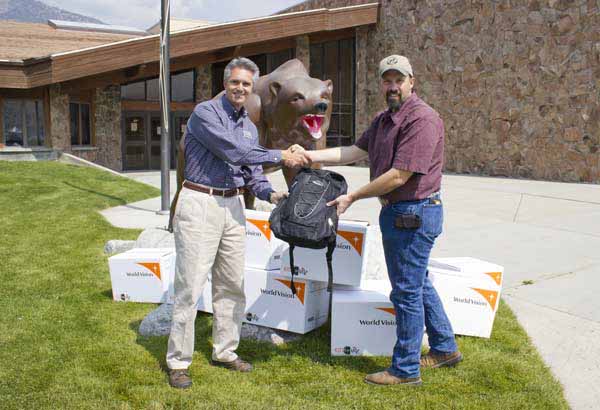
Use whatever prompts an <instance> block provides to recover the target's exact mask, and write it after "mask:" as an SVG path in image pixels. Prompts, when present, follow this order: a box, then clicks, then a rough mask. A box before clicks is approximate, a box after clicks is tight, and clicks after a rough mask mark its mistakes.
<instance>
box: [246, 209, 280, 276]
mask: <svg viewBox="0 0 600 410" xmlns="http://www.w3.org/2000/svg"><path fill="white" fill-rule="evenodd" d="M270 215H271V214H270V213H269V212H260V211H252V210H246V267H248V268H255V269H263V270H269V271H270V270H274V271H279V268H280V267H281V251H282V249H283V248H284V247H287V244H286V243H285V242H283V241H281V240H279V239H277V238H276V237H275V235H273V232H272V231H271V227H270V226H269V216H270Z"/></svg>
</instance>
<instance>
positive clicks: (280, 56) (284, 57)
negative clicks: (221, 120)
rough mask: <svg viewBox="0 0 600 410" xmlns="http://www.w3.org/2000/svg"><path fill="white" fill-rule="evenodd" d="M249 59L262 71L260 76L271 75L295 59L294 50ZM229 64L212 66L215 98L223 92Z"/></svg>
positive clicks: (221, 63) (288, 49) (258, 55)
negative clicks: (224, 72)
mask: <svg viewBox="0 0 600 410" xmlns="http://www.w3.org/2000/svg"><path fill="white" fill-rule="evenodd" d="M248 58H249V59H250V60H252V61H254V64H256V66H257V67H258V69H259V71H260V75H265V74H269V73H270V72H271V71H273V70H275V69H276V68H277V67H279V66H280V65H281V64H283V63H285V62H286V61H288V60H291V59H292V58H294V49H293V48H287V49H285V50H282V51H277V52H275V53H269V54H257V55H254V56H250V57H248ZM228 63H229V61H221V62H220V63H215V64H213V65H212V93H213V96H215V95H217V94H219V93H220V92H221V91H223V71H225V67H226V66H227V64H228Z"/></svg>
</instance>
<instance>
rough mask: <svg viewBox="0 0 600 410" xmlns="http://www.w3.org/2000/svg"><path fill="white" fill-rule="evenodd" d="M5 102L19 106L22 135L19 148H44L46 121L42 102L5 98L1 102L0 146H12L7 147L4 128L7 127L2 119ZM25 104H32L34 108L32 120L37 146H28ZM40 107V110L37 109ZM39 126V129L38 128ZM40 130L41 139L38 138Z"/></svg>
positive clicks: (40, 100)
mask: <svg viewBox="0 0 600 410" xmlns="http://www.w3.org/2000/svg"><path fill="white" fill-rule="evenodd" d="M7 102H16V103H18V105H19V110H20V114H21V115H20V117H21V118H20V124H21V130H22V135H21V147H22V148H31V147H45V146H46V121H45V114H46V113H45V109H46V107H45V105H44V100H42V99H41V98H5V99H3V100H2V113H0V115H2V128H3V129H2V144H3V145H4V146H12V145H7V141H6V136H7V133H6V130H5V127H7V124H6V120H5V118H4V115H5V111H4V110H6V106H7ZM27 102H33V103H34V107H35V112H34V113H35V118H34V120H33V127H34V129H35V132H36V139H37V141H38V143H37V144H35V145H30V144H29V131H28V124H27V110H26V108H25V105H26V104H27ZM40 107H41V110H40V109H39V108H40ZM40 125H41V128H40ZM40 129H41V131H42V132H41V134H42V136H41V138H40Z"/></svg>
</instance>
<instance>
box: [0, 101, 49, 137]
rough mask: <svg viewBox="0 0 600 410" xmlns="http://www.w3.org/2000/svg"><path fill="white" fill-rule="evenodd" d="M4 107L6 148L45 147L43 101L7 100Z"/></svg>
mask: <svg viewBox="0 0 600 410" xmlns="http://www.w3.org/2000/svg"><path fill="white" fill-rule="evenodd" d="M2 106H3V109H2V111H3V113H2V117H3V118H2V119H3V125H4V130H3V131H4V144H5V145H6V146H21V147H37V146H42V145H44V135H45V134H44V103H43V102H42V101H41V100H28V99H18V100H17V99H15V100H12V99H7V100H4V103H3V105H2Z"/></svg>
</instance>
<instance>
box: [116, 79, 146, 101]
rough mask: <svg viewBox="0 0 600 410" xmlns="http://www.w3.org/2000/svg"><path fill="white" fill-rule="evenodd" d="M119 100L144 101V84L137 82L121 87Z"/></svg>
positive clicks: (143, 82)
mask: <svg viewBox="0 0 600 410" xmlns="http://www.w3.org/2000/svg"><path fill="white" fill-rule="evenodd" d="M121 99H123V100H145V99H146V82H145V81H139V82H137V83H131V84H127V85H122V86H121Z"/></svg>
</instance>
